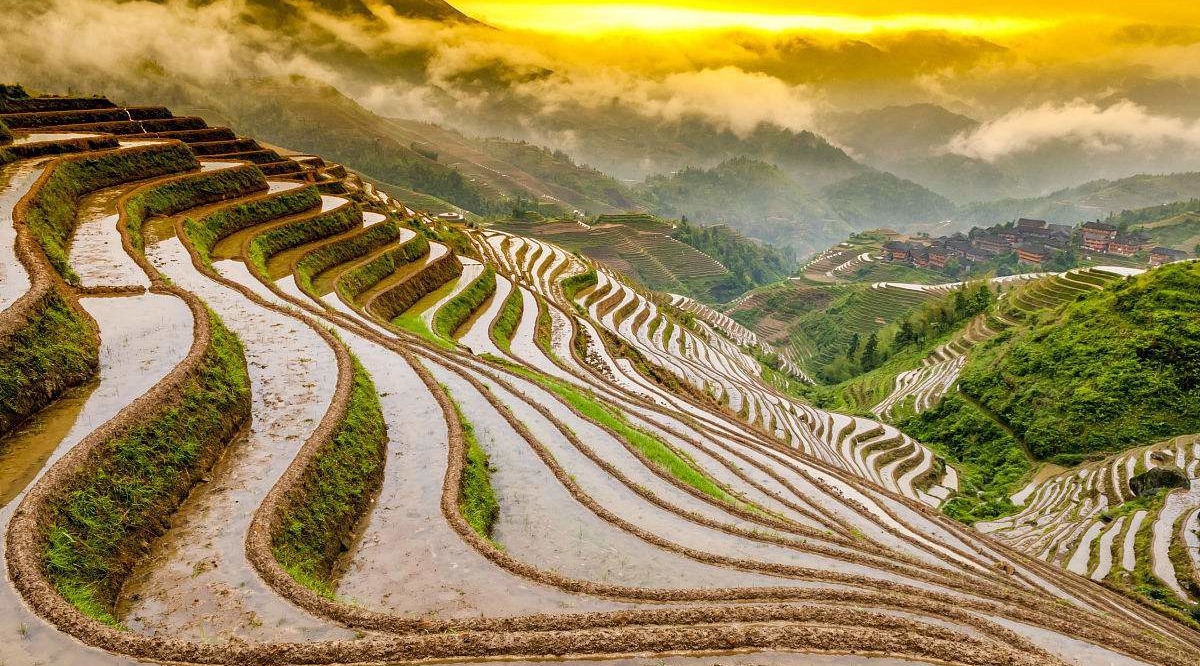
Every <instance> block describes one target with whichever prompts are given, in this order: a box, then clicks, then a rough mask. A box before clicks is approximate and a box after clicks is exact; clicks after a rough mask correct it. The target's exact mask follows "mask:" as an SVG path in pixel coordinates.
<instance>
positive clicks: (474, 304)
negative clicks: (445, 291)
mask: <svg viewBox="0 0 1200 666" xmlns="http://www.w3.org/2000/svg"><path fill="white" fill-rule="evenodd" d="M494 293H496V271H495V269H493V268H492V267H491V266H488V267H487V268H484V269H483V273H482V274H480V276H479V277H477V278H475V279H474V280H473V281H472V282H471V284H469V285H467V288H466V289H463V290H462V291H461V292H459V293H458V295H457V296H455V297H454V298H452V299H450V301H449V302H447V303H446V304H445V305H443V306H442V307H441V309H440V310H438V311H437V314H435V315H434V317H433V332H434V333H436V334H437V335H439V336H440V337H443V338H446V339H451V338H453V337H454V332H455V331H457V330H458V329H459V327H460V326H462V325H463V324H465V323H466V322H467V320H468V319H470V318H471V315H472V314H474V312H475V311H476V310H478V309H479V308H480V307H482V306H483V304H484V303H485V302H487V299H488V298H490V297H491V295H492V294H494Z"/></svg>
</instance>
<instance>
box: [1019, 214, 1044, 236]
mask: <svg viewBox="0 0 1200 666" xmlns="http://www.w3.org/2000/svg"><path fill="white" fill-rule="evenodd" d="M1016 229H1017V235H1018V236H1019V237H1020V239H1021V240H1024V241H1029V240H1030V239H1039V238H1046V237H1048V236H1049V235H1050V226H1049V225H1048V224H1047V223H1046V221H1045V220H1031V219H1029V218H1027V217H1023V218H1021V219H1019V220H1017V226H1016Z"/></svg>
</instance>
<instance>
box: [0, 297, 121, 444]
mask: <svg viewBox="0 0 1200 666" xmlns="http://www.w3.org/2000/svg"><path fill="white" fill-rule="evenodd" d="M98 364H99V349H98V346H97V343H96V337H95V332H94V330H93V329H92V325H91V322H90V321H89V320H87V319H85V318H84V317H83V316H82V315H81V314H80V313H79V312H77V311H75V310H74V309H72V308H71V307H70V305H68V304H67V301H66V300H64V299H63V297H62V295H61V294H59V293H58V292H57V291H54V290H51V291H50V292H48V293H47V294H46V296H45V298H44V299H43V301H42V303H41V304H40V306H39V307H36V308H34V313H33V315H32V316H31V317H30V318H29V320H28V323H27V325H26V326H25V327H24V328H22V329H20V330H18V331H16V332H15V333H14V334H13V335H12V336H11V337H9V338H7V339H6V340H4V341H3V345H2V346H0V436H2V435H4V434H6V433H8V432H10V431H11V430H12V429H13V428H14V427H16V426H17V424H19V423H21V422H22V421H23V420H24V419H26V418H27V417H29V416H30V415H32V414H33V413H34V412H36V411H37V410H39V409H41V408H43V407H45V406H46V405H48V404H49V403H50V402H51V401H53V400H54V399H55V398H57V397H58V396H59V395H61V394H62V392H63V391H66V390H67V389H68V388H70V387H72V386H76V385H78V384H82V383H83V382H85V381H87V379H88V378H90V377H91V376H92V375H93V374H94V373H95V371H96V366H97V365H98Z"/></svg>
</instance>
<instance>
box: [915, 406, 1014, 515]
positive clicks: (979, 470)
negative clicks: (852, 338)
mask: <svg viewBox="0 0 1200 666" xmlns="http://www.w3.org/2000/svg"><path fill="white" fill-rule="evenodd" d="M899 427H900V429H901V430H903V431H904V432H905V433H907V434H908V435H909V436H910V437H913V438H914V439H916V440H917V441H919V442H921V443H923V444H925V445H927V446H928V447H929V448H930V449H932V450H933V451H935V452H936V453H938V454H939V455H941V456H943V457H945V458H947V459H948V460H949V461H950V463H951V464H953V465H954V467H955V468H956V469H957V470H958V472H959V475H958V486H959V487H958V493H957V494H955V495H954V496H953V497H951V498H950V499H949V500H948V501H947V502H946V503H945V504H943V505H942V511H943V512H944V513H945V514H946V515H948V516H950V517H951V518H954V519H955V520H958V521H961V522H963V523H966V524H968V525H970V524H973V523H976V522H978V521H981V520H995V519H997V518H1000V517H1003V516H1007V515H1011V514H1012V513H1015V512H1016V511H1017V509H1018V507H1017V506H1016V505H1014V504H1013V503H1012V500H1010V499H1009V497H1010V496H1011V495H1012V493H1013V492H1014V487H1015V486H1016V485H1017V484H1018V483H1019V482H1020V481H1021V480H1022V478H1024V477H1025V475H1026V474H1027V473H1028V472H1029V470H1030V468H1031V463H1030V461H1029V459H1028V458H1027V457H1026V456H1025V453H1024V451H1022V450H1021V446H1020V445H1019V444H1018V443H1017V441H1016V440H1015V439H1013V437H1012V435H1010V434H1008V433H1007V432H1005V431H1004V429H1003V428H1001V427H1000V426H999V425H998V424H997V423H996V422H995V421H993V420H992V419H990V418H988V416H987V415H986V414H984V413H983V412H981V411H980V410H979V409H978V408H977V407H975V406H974V405H972V404H971V403H970V402H968V401H966V400H964V399H963V398H962V397H961V396H959V395H957V394H954V393H951V394H950V395H947V396H946V397H945V398H943V399H942V401H941V402H940V403H938V405H937V406H935V407H934V408H933V409H930V410H927V411H925V412H923V413H921V414H919V415H917V416H912V417H909V418H907V419H904V420H902V421H900V422H899Z"/></svg>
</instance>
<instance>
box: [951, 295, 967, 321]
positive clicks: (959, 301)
mask: <svg viewBox="0 0 1200 666" xmlns="http://www.w3.org/2000/svg"><path fill="white" fill-rule="evenodd" d="M964 291H966V290H965V289H955V290H954V315H955V316H956V317H966V316H967V314H968V313H967V296H966V294H964V293H963V292H964Z"/></svg>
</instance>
